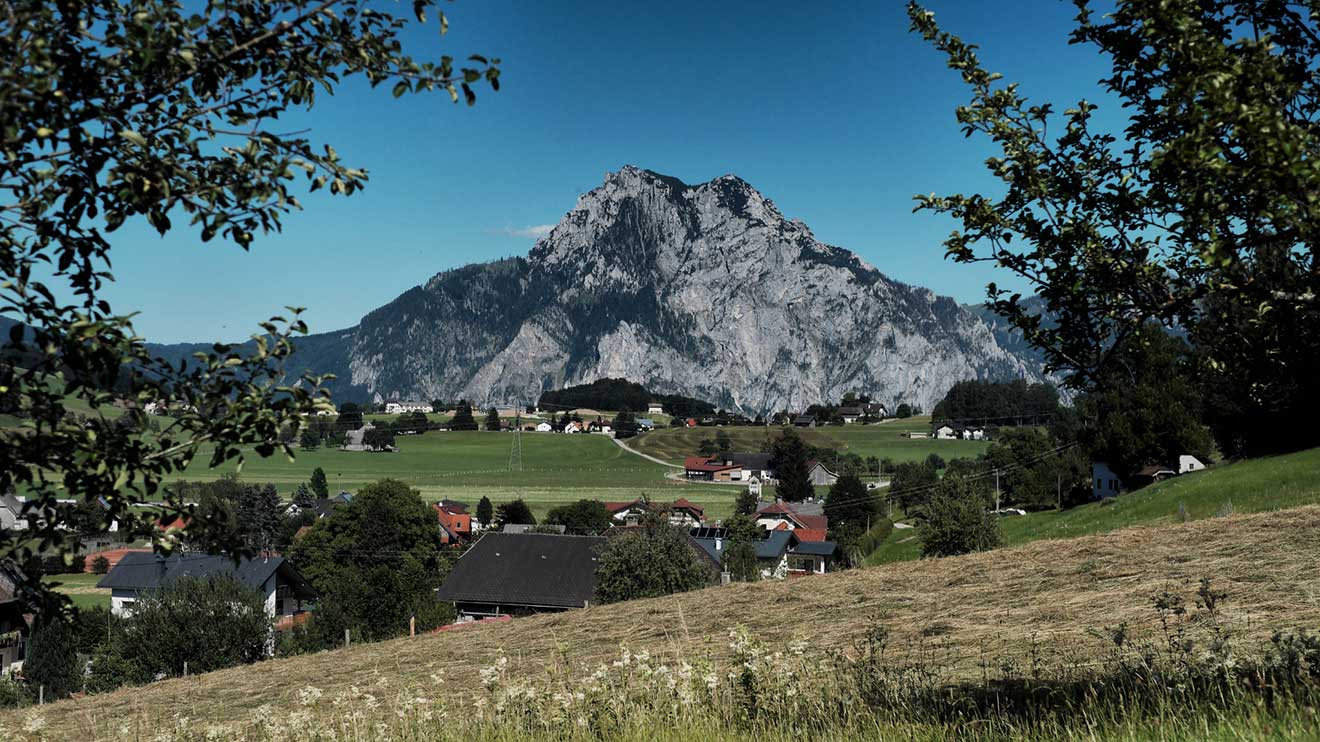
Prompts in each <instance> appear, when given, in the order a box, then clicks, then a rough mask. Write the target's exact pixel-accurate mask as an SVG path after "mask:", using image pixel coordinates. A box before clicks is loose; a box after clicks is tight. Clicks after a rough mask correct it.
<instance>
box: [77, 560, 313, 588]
mask: <svg viewBox="0 0 1320 742" xmlns="http://www.w3.org/2000/svg"><path fill="white" fill-rule="evenodd" d="M276 572H279V573H280V575H281V576H282V577H283V578H284V579H285V580H286V581H287V582H288V583H289V584H290V585H292V586H293V588H294V591H295V593H296V594H297V595H298V596H299V597H305V598H315V597H316V591H315V590H314V589H313V588H312V586H311V585H309V584H307V581H306V580H305V579H303V576H302V575H301V574H299V573H298V570H296V569H294V568H293V565H292V564H290V563H289V562H288V561H286V560H285V559H284V558H283V557H258V558H256V559H243V560H241V561H239V563H238V564H234V560H233V559H231V558H230V557H227V556H216V555H211V554H174V555H171V556H168V557H162V556H159V555H157V554H152V553H148V552H129V553H128V554H125V555H124V558H123V559H120V560H119V563H118V564H116V565H115V566H114V569H111V570H110V571H109V572H108V573H106V575H105V577H102V578H101V579H100V581H99V582H97V583H96V586H97V587H103V588H110V589H112V590H136V591H143V590H154V589H156V588H158V587H160V586H161V585H164V584H166V583H169V582H171V581H173V580H177V579H179V578H182V577H211V576H214V575H228V576H231V577H234V578H236V579H237V580H238V581H239V582H241V583H243V584H244V585H247V586H248V587H250V588H253V589H260V588H261V586H262V585H263V584H265V582H266V580H268V579H270V576H271V575H273V574H275V573H276Z"/></svg>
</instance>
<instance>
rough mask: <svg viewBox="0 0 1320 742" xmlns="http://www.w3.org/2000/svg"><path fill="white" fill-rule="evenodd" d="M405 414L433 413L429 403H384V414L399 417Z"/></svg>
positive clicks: (433, 410)
mask: <svg viewBox="0 0 1320 742" xmlns="http://www.w3.org/2000/svg"><path fill="white" fill-rule="evenodd" d="M405 412H435V409H434V408H432V407H431V404H430V403H429V402H397V401H395V402H386V403H385V414H387V415H401V414H403V413H405Z"/></svg>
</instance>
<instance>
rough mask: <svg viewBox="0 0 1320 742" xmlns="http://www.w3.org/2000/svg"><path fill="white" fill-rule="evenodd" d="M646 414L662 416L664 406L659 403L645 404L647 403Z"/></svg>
mask: <svg viewBox="0 0 1320 742" xmlns="http://www.w3.org/2000/svg"><path fill="white" fill-rule="evenodd" d="M646 414H648V415H663V414H665V406H664V405H663V404H661V403H659V402H647V403H646Z"/></svg>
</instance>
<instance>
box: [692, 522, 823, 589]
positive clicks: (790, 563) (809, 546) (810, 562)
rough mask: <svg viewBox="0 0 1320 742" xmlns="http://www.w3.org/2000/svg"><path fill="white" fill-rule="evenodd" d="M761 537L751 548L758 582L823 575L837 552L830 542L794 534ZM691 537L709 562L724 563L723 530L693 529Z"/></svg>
mask: <svg viewBox="0 0 1320 742" xmlns="http://www.w3.org/2000/svg"><path fill="white" fill-rule="evenodd" d="M763 533H764V536H763V538H762V539H761V540H759V541H757V542H756V544H755V547H756V562H757V565H758V566H759V567H760V568H761V578H762V579H767V580H779V579H783V578H785V577H787V576H789V574H793V573H797V574H808V573H814V574H824V573H825V571H826V570H827V568H828V567H827V565H828V562H829V560H830V558H831V557H832V556H833V554H834V551H835V549H836V548H837V547H836V545H835V544H834V542H832V541H813V542H804V541H802V540H801V539H799V538H798V537H797V535H796V532H795V531H790V530H773V531H764V532H763ZM691 536H692V540H693V541H694V542H695V543H696V544H697V545H698V546H700V547H701V549H702V551H704V552H706V554H707V556H709V557H710V558H711V560H712V561H714V562H715V563H716V564H723V563H724V553H725V552H726V551H727V550H728V547H729V539H728V531H727V530H725V529H723V528H694V529H692V531H691Z"/></svg>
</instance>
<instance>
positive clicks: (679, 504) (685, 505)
mask: <svg viewBox="0 0 1320 742" xmlns="http://www.w3.org/2000/svg"><path fill="white" fill-rule="evenodd" d="M671 507H673V508H674V509H676V510H677V509H683V510H691V511H692V512H694V513H697V514H698V515H705V514H706V509H705V508H703V507H701V506H700V505H698V504H696V503H695V502H689V501H688V499H687V498H686V497H680V498H678V499H677V500H674V504H673V505H672V506H671Z"/></svg>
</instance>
